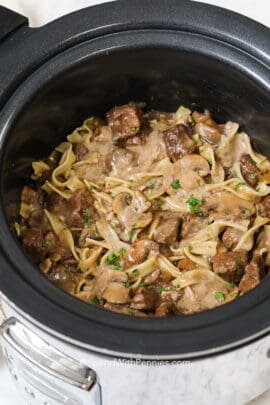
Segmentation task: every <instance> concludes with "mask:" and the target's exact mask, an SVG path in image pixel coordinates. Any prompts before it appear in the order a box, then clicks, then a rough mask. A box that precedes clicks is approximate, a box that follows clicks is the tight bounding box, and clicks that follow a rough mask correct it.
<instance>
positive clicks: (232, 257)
mask: <svg viewBox="0 0 270 405" xmlns="http://www.w3.org/2000/svg"><path fill="white" fill-rule="evenodd" d="M246 264H247V252H245V251H243V250H241V251H238V252H224V253H217V254H216V255H215V256H214V257H213V270H214V272H215V273H218V274H220V275H225V276H226V279H228V280H233V281H234V282H236V281H239V280H240V277H241V276H242V274H243V271H244V268H245V265H246Z"/></svg>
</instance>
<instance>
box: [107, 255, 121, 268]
mask: <svg viewBox="0 0 270 405" xmlns="http://www.w3.org/2000/svg"><path fill="white" fill-rule="evenodd" d="M119 259H120V256H118V255H116V254H115V253H114V252H110V253H109V254H108V256H107V258H106V264H108V265H109V266H112V267H114V269H115V270H120V269H121V265H120V263H119Z"/></svg>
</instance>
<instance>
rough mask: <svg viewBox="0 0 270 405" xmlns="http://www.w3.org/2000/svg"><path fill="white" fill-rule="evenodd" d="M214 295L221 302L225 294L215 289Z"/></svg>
mask: <svg viewBox="0 0 270 405" xmlns="http://www.w3.org/2000/svg"><path fill="white" fill-rule="evenodd" d="M214 297H215V299H216V300H217V301H219V302H222V301H224V300H225V294H224V293H223V292H221V291H215V292H214Z"/></svg>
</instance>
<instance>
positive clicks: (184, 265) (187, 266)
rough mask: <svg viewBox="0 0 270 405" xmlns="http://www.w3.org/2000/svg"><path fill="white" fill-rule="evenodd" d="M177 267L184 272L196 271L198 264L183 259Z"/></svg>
mask: <svg viewBox="0 0 270 405" xmlns="http://www.w3.org/2000/svg"><path fill="white" fill-rule="evenodd" d="M177 266H178V267H179V269H180V270H182V271H189V270H194V269H195V268H196V264H195V263H194V262H193V261H192V260H190V259H181V260H179V262H178V265H177Z"/></svg>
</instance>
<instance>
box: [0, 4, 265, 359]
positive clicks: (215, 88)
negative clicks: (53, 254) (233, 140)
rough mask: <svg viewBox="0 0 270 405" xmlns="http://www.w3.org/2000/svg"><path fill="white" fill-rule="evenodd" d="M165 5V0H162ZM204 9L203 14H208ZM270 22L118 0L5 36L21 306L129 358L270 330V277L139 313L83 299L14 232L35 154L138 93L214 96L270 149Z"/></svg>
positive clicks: (3, 139)
mask: <svg viewBox="0 0 270 405" xmlns="http://www.w3.org/2000/svg"><path fill="white" fill-rule="evenodd" d="M165 3H166V4H165ZM202 16H203V17H204V18H202ZM269 44H270V31H269V29H267V28H266V27H264V26H261V25H259V24H257V23H255V22H253V21H250V20H248V19H246V18H244V17H241V16H239V15H237V14H234V13H230V12H228V11H225V10H222V9H219V8H216V7H211V6H207V5H205V4H200V3H195V2H194V3H193V2H192V3H191V2H189V1H179V0H169V1H166V2H163V1H162V0H154V1H150V0H148V1H142V0H134V1H132V2H130V1H118V2H115V3H107V4H105V5H102V6H98V7H93V8H88V9H85V10H82V11H80V12H77V13H74V14H71V15H69V16H66V17H64V18H62V19H60V20H58V21H55V22H53V23H51V24H48V25H47V26H44V27H41V28H39V29H34V30H33V29H29V28H25V27H23V28H22V29H20V30H19V31H17V32H15V33H14V34H13V35H12V41H11V40H10V37H7V39H6V40H5V41H3V42H2V43H0V60H3V59H2V58H3V57H5V64H2V63H1V62H0V106H2V111H1V113H0V167H1V174H0V176H1V177H0V181H1V203H0V221H1V226H0V243H1V248H2V254H1V255H0V285H1V290H2V292H3V293H4V294H5V295H6V296H7V297H8V298H9V299H10V300H11V301H12V302H14V303H15V304H16V305H17V307H19V308H21V310H23V311H24V312H25V313H27V314H29V315H30V316H31V317H33V318H34V319H35V320H36V321H38V322H39V323H41V324H43V325H44V327H48V328H50V329H51V330H53V331H55V332H56V333H58V334H61V336H62V337H63V338H66V339H72V340H73V341H76V342H77V344H78V345H84V346H86V347H89V348H91V349H93V350H97V351H101V352H106V353H108V352H110V353H111V354H113V353H118V354H119V355H122V356H134V355H142V356H144V357H149V358H153V357H155V356H157V357H164V358H177V357H178V358H191V357H199V356H204V355H210V354H214V353H217V352H221V351H224V350H228V349H232V348H234V347H238V346H240V345H241V344H244V343H247V342H248V341H251V340H253V339H255V338H257V337H259V336H262V335H264V334H265V333H268V331H269V327H270V320H269V316H268V312H269V310H268V308H269V304H270V303H269V301H270V280H268V281H265V282H263V283H262V284H261V285H260V286H259V287H258V288H256V289H255V290H254V291H252V292H251V293H249V294H247V295H245V296H243V297H241V298H240V299H238V300H237V301H235V302H233V303H230V304H227V305H226V306H224V307H222V308H218V309H215V310H212V311H207V312H205V313H201V314H198V315H193V316H189V317H178V318H166V319H141V318H132V317H128V316H125V315H119V314H115V313H111V312H108V311H106V310H102V309H98V308H95V307H93V306H89V305H87V304H85V303H83V302H80V301H78V300H76V299H74V298H72V297H71V296H69V295H67V294H66V293H65V292H63V291H61V290H59V289H57V288H56V287H55V286H53V285H52V284H51V283H49V282H48V281H47V280H46V278H45V277H43V276H42V275H41V274H40V273H39V272H38V271H37V270H36V268H35V267H34V266H32V265H31V264H30V263H29V261H28V260H27V259H26V257H25V256H24V255H23V253H22V252H21V249H20V246H19V244H18V242H17V241H16V239H15V237H14V236H13V234H12V233H11V231H10V225H9V222H12V221H13V220H14V218H15V217H16V214H17V212H18V202H19V192H20V188H21V186H22V184H23V183H24V182H25V179H26V178H27V175H28V174H29V170H30V163H31V161H32V160H33V159H35V158H41V157H43V156H44V155H46V154H47V153H48V151H49V149H50V148H51V147H53V146H55V145H56V144H57V143H58V142H59V141H60V140H62V139H63V138H64V136H65V135H66V134H67V133H68V132H69V131H70V130H71V129H72V128H73V127H74V126H75V125H78V124H80V121H81V120H82V119H83V118H85V116H87V115H88V114H89V112H90V114H93V113H98V114H104V112H105V111H106V109H108V108H109V107H110V106H111V105H112V104H120V103H123V102H127V101H129V100H131V99H133V100H136V101H146V102H147V104H148V106H149V107H154V108H161V109H170V110H174V109H176V108H177V106H178V105H179V104H180V103H183V104H190V103H196V104H197V106H198V108H200V107H205V106H207V107H208V108H210V109H211V111H212V112H213V114H214V115H215V117H216V118H217V119H220V120H225V119H229V118H231V119H234V120H237V121H239V122H240V123H241V124H242V125H243V128H244V129H247V130H248V132H249V133H250V135H251V137H252V138H253V140H255V141H256V143H257V144H258V147H259V148H260V149H261V150H263V151H264V153H268V154H270V138H269V133H270V123H269V112H270V72H269V65H270V45H269Z"/></svg>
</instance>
